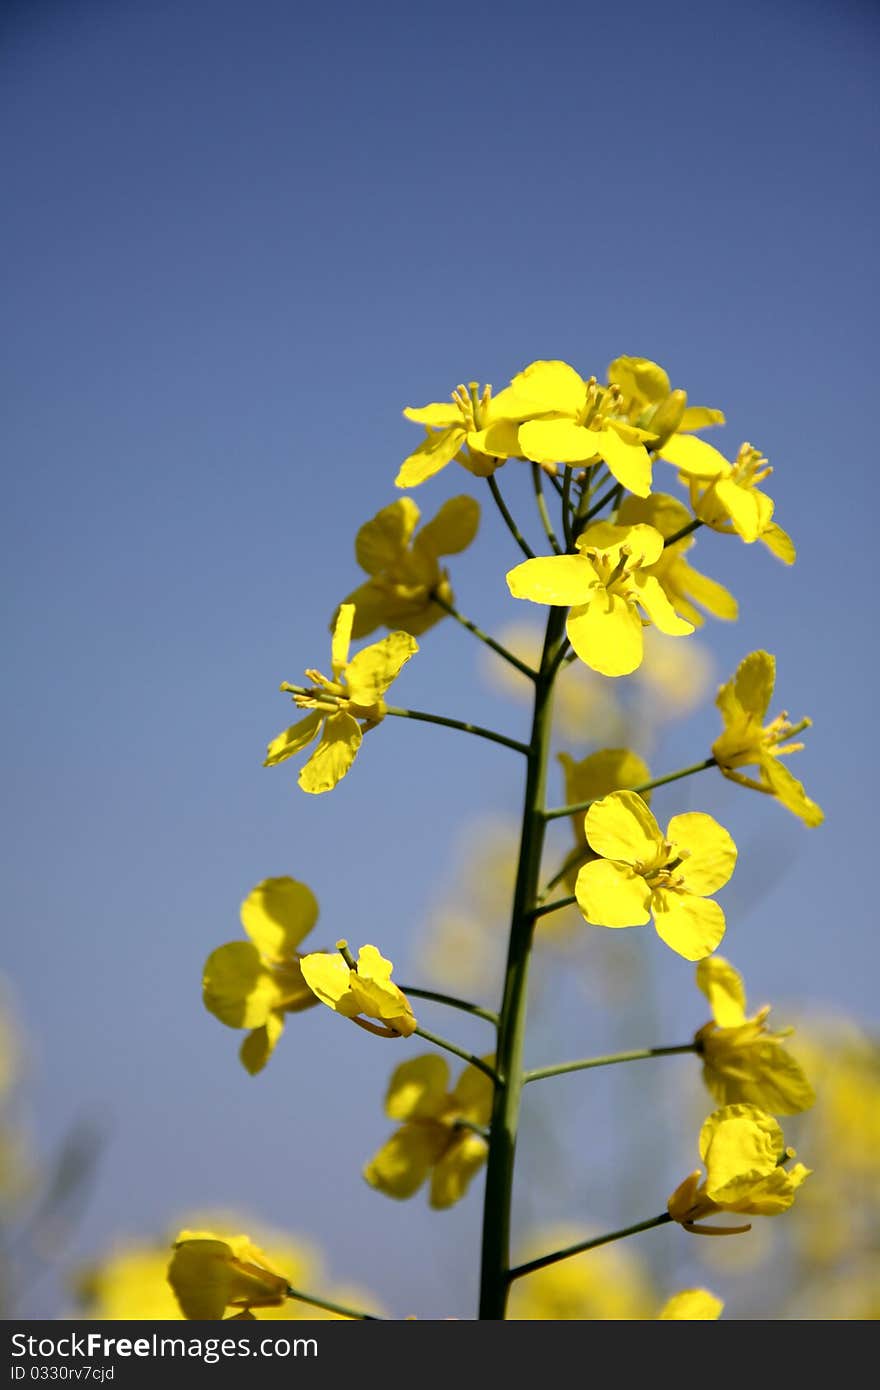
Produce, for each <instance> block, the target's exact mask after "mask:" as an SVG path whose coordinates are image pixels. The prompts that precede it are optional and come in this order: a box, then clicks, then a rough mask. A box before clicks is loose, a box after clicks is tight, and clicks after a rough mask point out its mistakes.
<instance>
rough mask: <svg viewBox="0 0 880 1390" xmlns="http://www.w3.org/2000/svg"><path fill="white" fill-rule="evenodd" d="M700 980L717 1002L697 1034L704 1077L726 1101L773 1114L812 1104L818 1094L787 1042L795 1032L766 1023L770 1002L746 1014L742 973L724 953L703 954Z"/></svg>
mask: <svg viewBox="0 0 880 1390" xmlns="http://www.w3.org/2000/svg"><path fill="white" fill-rule="evenodd" d="M697 984H698V986H699V988H700V989H701V990H702V991H703V993H704V994H705V996H706V998H707V999H708V1000H709V1003H710V1005H711V1007H712V1017H713V1022H712V1023H706V1024H704V1026H703V1027H702V1028H700V1029H699V1031H698V1032H697V1034H696V1037H695V1038H694V1041H695V1042H696V1043H697V1045H698V1047H699V1051H700V1055H701V1056H702V1058H703V1080H704V1081H705V1083H706V1086H707V1087H708V1089H709V1091H710V1093H711V1095H712V1096H713V1097H714V1099H715V1100H716V1101H718V1102H719V1104H721V1105H731V1104H734V1103H736V1102H738V1101H741V1102H745V1103H747V1104H750V1105H757V1106H759V1107H760V1108H761V1109H762V1110H767V1111H769V1113H770V1114H771V1115H795V1114H797V1112H798V1111H800V1110H808V1109H809V1107H810V1106H811V1105H812V1104H813V1103H814V1102H815V1099H816V1096H815V1093H814V1091H813V1088H812V1086H811V1085H810V1083H809V1081H808V1080H807V1078H806V1076H805V1075H804V1073H803V1071H802V1070H801V1067H800V1066H799V1064H798V1063H797V1062H796V1061H795V1059H794V1057H792V1055H791V1053H790V1052H788V1051H787V1050H786V1048H785V1047H784V1046H783V1044H784V1042H785V1039H786V1038H787V1037H788V1036H790V1034H791V1033H792V1031H793V1030H792V1029H791V1028H785V1029H783V1030H782V1031H781V1032H779V1033H771V1032H769V1031H768V1029H767V1027H766V1023H767V1018H768V1016H769V1013H770V1005H769V1004H765V1005H764V1007H763V1008H761V1009H759V1010H758V1012H757V1013H756V1014H755V1015H754V1017H753V1018H746V1011H745V1010H746V994H745V989H744V987H743V981H742V976H741V975H740V974H739V973H738V972H737V971H736V970H734V968H733V966H732V965H731V964H730V963H729V962H728V961H726V960H724V959H723V958H722V957H721V956H711V957H710V958H709V959H708V960H701V961H700V963H699V964H698V966H697Z"/></svg>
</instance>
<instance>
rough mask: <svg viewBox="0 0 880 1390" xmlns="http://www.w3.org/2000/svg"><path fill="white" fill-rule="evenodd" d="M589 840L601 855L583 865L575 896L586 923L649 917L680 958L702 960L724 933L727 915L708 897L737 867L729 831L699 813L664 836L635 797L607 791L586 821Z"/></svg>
mask: <svg viewBox="0 0 880 1390" xmlns="http://www.w3.org/2000/svg"><path fill="white" fill-rule="evenodd" d="M584 829H585V831H586V836H587V841H588V843H589V845H590V847H591V848H592V849H594V850H595V851H596V853H597V854H598V855H601V856H602V857H601V858H600V859H595V860H593V861H592V863H589V864H585V865H584V866H583V868H582V869H581V871H580V873H579V874H578V876H577V883H576V885H575V893H576V895H577V900H578V906H579V907H580V910H581V912H582V913H583V915H584V918H585V919H586V921H587V922H589V923H591V924H592V925H593V926H597V927H638V926H644V924H645V923H646V922H648V921H650V918H651V915H652V914H653V917H654V926H655V927H656V929H657V934H658V935H659V936H660V938H661V940H663V941H665V942H666V944H667V946H671V947H672V949H673V951H677V952H678V954H679V955H680V956H684V958H685V960H702V958H703V957H704V956H708V955H710V954H711V953H712V951H714V950H715V947H716V946H717V945H718V944H719V942H720V941H721V938H722V937H723V935H724V927H725V922H724V913H723V911H722V910H721V908H720V907H719V906H718V904H717V903H716V902H712V901H710V900H709V899H707V897H706V894H708V893H714V892H716V891H717V890H718V889H719V888H721V887H723V886H724V884H725V883H726V882H727V880H728V879H729V878H730V876H731V874H732V873H733V869H734V865H735V864H736V845H735V844H734V843H733V840H732V839H731V837H730V835H729V834H728V833H727V831H726V830H725V829H724V828H723V826H720V825H719V824H718V822H717V821H716V820H713V818H712V817H711V816H707V815H705V814H704V813H703V812H701V811H687V812H685V813H684V815H680V816H673V817H672V820H671V821H670V822H669V825H668V827H667V830H666V835H665V836H664V835H663V833H662V832H661V830H660V827H659V825H658V824H657V822H656V820H655V819H654V817H653V815H652V814H651V812H650V810H649V809H648V807H647V806H646V804H645V802H644V801H643V800H642V798H641V797H640V796H638V795H637V794H636V792H631V791H621V792H612V794H611V795H610V796H606V797H604V798H603V800H602V801H597V802H596V804H595V805H594V806H591V807H590V809H589V811H588V812H587V814H586V816H585V818H584Z"/></svg>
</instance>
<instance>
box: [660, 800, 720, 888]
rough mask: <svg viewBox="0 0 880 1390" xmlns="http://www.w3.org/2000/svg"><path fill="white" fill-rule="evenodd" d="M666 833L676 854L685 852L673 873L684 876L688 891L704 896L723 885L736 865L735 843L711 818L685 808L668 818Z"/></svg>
mask: <svg viewBox="0 0 880 1390" xmlns="http://www.w3.org/2000/svg"><path fill="white" fill-rule="evenodd" d="M666 835H667V838H668V839H669V840H671V841H672V843H673V844H674V845H675V847H676V849H677V850H678V851H679V853H681V852H682V851H686V856H685V854H682V859H683V863H681V864H678V865H677V866H676V868H675V873H676V875H678V876H680V877H681V878H683V879H684V884H685V888H686V889H687V890H688V892H690V893H699V894H700V895H701V896H705V895H706V894H707V893H715V892H717V891H718V889H719V888H722V887H723V886H724V884H725V883H726V882H727V881H728V879H729V878H730V876H731V874H732V873H733V870H734V868H735V866H736V845H735V844H734V842H733V838H732V836H731V835H730V834H729V833H728V832H727V831H726V830H725V829H724V826H723V825H719V824H718V822H717V820H715V819H714V817H712V816H707V815H706V814H705V812H703V811H685V812H684V814H683V815H681V816H673V817H672V820H671V821H670V822H669V826H668V827H667V830H666Z"/></svg>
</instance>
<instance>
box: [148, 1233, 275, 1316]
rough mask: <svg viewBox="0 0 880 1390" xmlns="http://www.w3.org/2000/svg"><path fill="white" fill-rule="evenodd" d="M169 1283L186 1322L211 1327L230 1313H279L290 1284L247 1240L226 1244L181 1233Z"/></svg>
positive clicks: (176, 1245) (231, 1240) (225, 1242)
mask: <svg viewBox="0 0 880 1390" xmlns="http://www.w3.org/2000/svg"><path fill="white" fill-rule="evenodd" d="M168 1282H169V1283H170V1285H171V1287H172V1289H173V1290H174V1293H175V1295H176V1297H177V1301H178V1303H179V1304H180V1308H181V1311H182V1313H183V1316H184V1317H185V1318H187V1319H197V1320H212V1321H213V1320H216V1319H219V1318H222V1316H223V1313H224V1310H225V1309H226V1308H228V1307H245V1308H266V1307H279V1306H280V1305H281V1304H282V1303H284V1302H286V1299H287V1279H286V1278H285V1277H284V1275H282V1274H278V1273H276V1272H275V1271H274V1270H272V1269H270V1268H269V1267H268V1262H267V1261H266V1256H265V1255H264V1254H263V1252H262V1251H261V1250H258V1249H257V1247H256V1246H254V1245H251V1244H250V1242H249V1241H248V1240H247V1238H246V1237H245V1236H238V1237H233V1238H231V1239H230V1240H228V1241H223V1240H219V1239H217V1238H212V1237H211V1236H210V1235H209V1234H208V1233H200V1232H193V1231H181V1233H180V1235H179V1236H178V1238H177V1241H176V1242H175V1246H174V1253H173V1255H172V1257H171V1263H170V1265H169V1266H168Z"/></svg>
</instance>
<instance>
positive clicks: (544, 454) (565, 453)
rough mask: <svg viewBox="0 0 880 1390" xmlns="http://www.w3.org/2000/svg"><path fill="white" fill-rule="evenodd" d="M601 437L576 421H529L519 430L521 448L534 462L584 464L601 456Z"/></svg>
mask: <svg viewBox="0 0 880 1390" xmlns="http://www.w3.org/2000/svg"><path fill="white" fill-rule="evenodd" d="M601 438H602V436H601V435H600V434H599V433H598V432H597V431H595V430H588V429H585V428H584V426H583V425H577V424H575V422H574V420H530V421H529V422H528V423H527V424H525V425H520V427H519V447H520V449H521V450H522V452H523V454H524V455H525V457H526V458H527V459H532V460H533V461H534V462H535V463H583V462H584V461H585V460H586V459H591V458H595V456H596V455H597V454H598V453H599V446H600V441H601ZM623 447H624V448H626V447H627V446H626V445H624V446H623Z"/></svg>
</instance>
